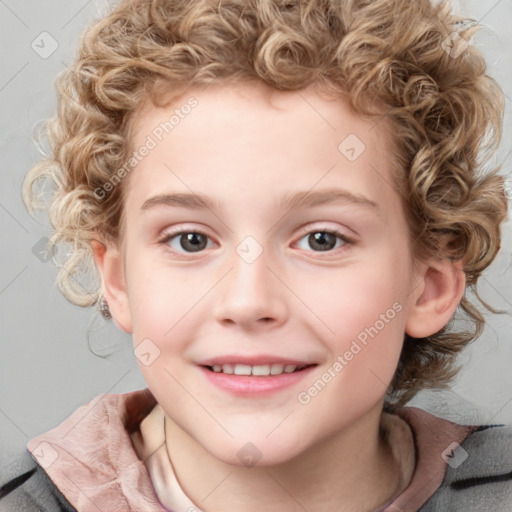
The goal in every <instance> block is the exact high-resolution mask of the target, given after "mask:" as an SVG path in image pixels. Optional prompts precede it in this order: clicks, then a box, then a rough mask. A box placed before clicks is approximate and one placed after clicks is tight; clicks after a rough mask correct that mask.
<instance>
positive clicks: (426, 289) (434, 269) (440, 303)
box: [405, 259, 466, 338]
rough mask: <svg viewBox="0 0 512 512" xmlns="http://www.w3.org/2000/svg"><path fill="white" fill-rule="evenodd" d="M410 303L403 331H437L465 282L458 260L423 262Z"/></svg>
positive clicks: (418, 335)
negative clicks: (417, 284) (419, 281)
mask: <svg viewBox="0 0 512 512" xmlns="http://www.w3.org/2000/svg"><path fill="white" fill-rule="evenodd" d="M420 279H422V283H421V285H420V286H418V292H417V293H416V297H415V301H414V303H413V304H412V305H411V307H410V310H409V314H408V316H407V321H406V325H405V332H406V333H407V334H408V335H409V336H412V337H413V338H425V337H427V336H431V335H432V334H435V333H436V332H438V331H440V330H441V329H442V328H443V327H444V326H445V325H446V324H447V323H448V322H449V321H450V319H451V318H452V316H453V314H454V313H455V310H456V308H457V306H458V305H459V303H460V301H461V299H462V297H463V295H464V290H465V286H466V275H465V274H464V272H463V271H462V262H461V261H456V262H455V261H451V260H447V259H446V260H442V261H435V262H431V263H430V264H428V265H426V266H425V268H424V270H423V272H422V276H420Z"/></svg>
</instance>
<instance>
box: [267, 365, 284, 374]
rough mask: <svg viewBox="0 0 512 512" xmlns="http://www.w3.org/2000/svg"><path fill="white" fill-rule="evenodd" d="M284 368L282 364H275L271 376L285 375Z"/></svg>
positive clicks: (271, 369)
mask: <svg viewBox="0 0 512 512" xmlns="http://www.w3.org/2000/svg"><path fill="white" fill-rule="evenodd" d="M283 368H284V366H283V365H282V364H273V365H272V368H270V374H271V375H279V374H280V373H283Z"/></svg>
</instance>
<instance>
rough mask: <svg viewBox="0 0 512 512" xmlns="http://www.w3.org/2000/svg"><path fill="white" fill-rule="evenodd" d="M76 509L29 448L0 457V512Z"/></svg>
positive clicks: (60, 511) (69, 510)
mask: <svg viewBox="0 0 512 512" xmlns="http://www.w3.org/2000/svg"><path fill="white" fill-rule="evenodd" d="M28 510H30V511H34V512H75V509H74V508H73V507H72V506H71V505H70V504H69V502H68V501H67V500H66V498H64V496H63V495H62V494H61V493H60V491H59V490H58V489H57V487H56V486H55V485H54V484H53V482H52V481H51V480H50V478H49V477H48V475H47V474H46V473H45V471H44V469H43V468H42V467H41V466H40V465H39V464H37V462H36V461H35V460H34V459H33V458H32V456H31V455H30V453H29V452H28V451H26V450H25V451H24V452H23V453H21V454H19V455H10V456H0V512H17V511H28Z"/></svg>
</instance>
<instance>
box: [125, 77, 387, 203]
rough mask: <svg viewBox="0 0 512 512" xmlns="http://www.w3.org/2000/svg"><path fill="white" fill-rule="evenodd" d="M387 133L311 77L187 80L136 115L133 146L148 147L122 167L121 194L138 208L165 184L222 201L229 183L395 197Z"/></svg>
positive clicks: (261, 189) (275, 191)
mask: <svg viewBox="0 0 512 512" xmlns="http://www.w3.org/2000/svg"><path fill="white" fill-rule="evenodd" d="M391 137H392V135H391V129H390V126H389V124H388V122H387V121H386V119H384V120H383V119H376V118H373V119H372V118H363V117H362V116H360V115H358V114H356V113H354V112H353V111H352V110H351V109H350V107H349V105H348V104H347V102H346V100H344V98H343V97H341V96H337V97H334V96H332V95H331V96H329V97H327V96H326V94H324V93H322V92H321V91H320V90H319V89H318V87H317V86H316V85H312V86H310V87H308V88H306V89H304V90H302V91H278V90H275V89H272V88H270V87H268V86H266V85H265V84H259V83H257V82H255V83H246V84H238V85H233V84H229V85H228V84H213V85H211V86H209V87H207V88H206V89H205V88H203V89H201V88H191V89H188V90H187V91H185V92H183V93H182V94H181V95H180V96H176V97H175V98H174V100H173V102H172V103H171V104H169V105H168V106H166V107H163V108H160V107H155V106H153V105H152V104H146V105H145V106H144V108H142V109H141V110H140V111H139V112H138V114H137V115H136V116H135V117H134V120H133V131H132V140H131V142H132V144H131V145H132V148H133V149H134V150H137V149H140V148H142V147H144V146H145V145H151V149H150V151H146V153H147V154H146V156H144V157H143V158H142V159H141V160H140V162H139V163H138V164H137V166H136V167H135V169H134V171H133V172H132V173H131V174H130V178H129V181H130V182H131V184H130V185H128V191H127V194H126V197H127V198H128V199H127V200H129V201H131V202H137V204H138V206H139V207H140V205H141V204H142V202H143V201H144V200H145V199H147V197H148V196H150V195H152V194H153V195H154V194H156V193H159V192H160V193H161V191H162V188H170V189H175V190H178V191H180V192H191V191H194V190H196V191H197V192H199V191H201V192H204V193H208V192H210V193H212V194H214V195H215V196H217V197H218V199H219V201H220V202H222V201H223V200H228V199H229V200H230V201H233V200H234V198H233V191H234V190H235V189H236V190H237V192H238V193H239V195H240V196H241V198H242V199H241V200H247V201H250V200H255V199H256V198H257V197H260V198H261V196H262V194H263V193H264V195H265V197H271V196H275V199H276V200H277V199H278V198H277V195H281V196H282V195H284V194H285V193H287V195H289V194H288V192H290V191H291V190H292V189H297V190H299V189H311V188H313V187H315V186H316V185H315V184H318V185H325V186H326V187H327V186H334V185H340V184H344V185H345V186H346V187H348V188H349V189H352V190H353V191H354V193H356V194H357V193H365V194H367V195H368V194H369V195H375V194H377V195H381V196H382V195H384V196H387V199H396V197H394V198H392V196H393V194H394V195H395V196H396V192H394V190H393V189H392V181H393V180H392V179H391V175H392V170H393V167H394V165H395V164H394V158H393V154H392V151H391V143H392V138H391ZM342 182H343V183H342ZM383 185H384V186H383ZM258 194H259V196H258Z"/></svg>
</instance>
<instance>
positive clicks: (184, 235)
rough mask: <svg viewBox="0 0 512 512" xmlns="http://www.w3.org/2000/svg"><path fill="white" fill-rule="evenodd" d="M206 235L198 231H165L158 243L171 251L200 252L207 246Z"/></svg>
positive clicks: (207, 238) (207, 239)
mask: <svg viewBox="0 0 512 512" xmlns="http://www.w3.org/2000/svg"><path fill="white" fill-rule="evenodd" d="M209 240H210V238H209V237H208V235H205V234H204V233H201V232H200V231H179V232H177V233H167V234H166V235H165V236H164V237H163V238H162V239H161V240H160V241H159V243H161V244H163V245H165V246H168V247H169V248H170V249H171V250H172V251H173V252H176V253H180V252H182V251H184V252H185V253H193V252H200V251H202V250H204V249H207V248H209V247H210V246H209V245H208V241H209Z"/></svg>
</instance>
